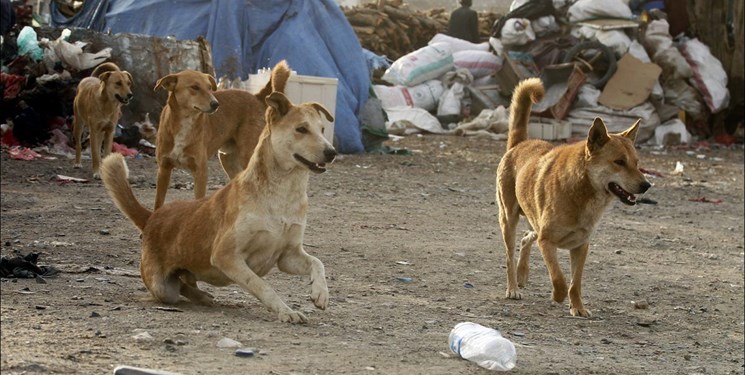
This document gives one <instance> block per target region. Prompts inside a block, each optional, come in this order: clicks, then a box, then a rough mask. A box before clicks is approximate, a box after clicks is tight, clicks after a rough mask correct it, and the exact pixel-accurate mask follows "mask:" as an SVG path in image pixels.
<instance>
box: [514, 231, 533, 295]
mask: <svg viewBox="0 0 745 375" xmlns="http://www.w3.org/2000/svg"><path fill="white" fill-rule="evenodd" d="M537 238H538V233H536V232H535V231H528V232H526V233H525V236H523V239H522V240H520V259H519V260H518V262H517V286H519V287H520V288H524V287H525V285H526V284H527V283H528V268H529V266H530V265H529V263H528V261H529V258H530V250H531V247H533V242H535V240H536V239H537Z"/></svg>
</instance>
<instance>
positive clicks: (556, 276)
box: [538, 235, 567, 303]
mask: <svg viewBox="0 0 745 375" xmlns="http://www.w3.org/2000/svg"><path fill="white" fill-rule="evenodd" d="M538 247H540V249H541V255H543V261H544V262H545V263H546V268H547V269H548V276H549V277H550V278H551V285H552V286H553V291H552V292H551V298H552V299H553V300H554V301H556V302H559V303H561V302H564V299H565V298H566V297H567V283H566V280H565V279H564V274H563V273H562V272H561V267H560V266H559V260H558V258H557V257H556V253H557V248H556V245H554V244H553V243H552V242H551V241H548V240H546V239H545V238H541V236H540V235H539V236H538Z"/></svg>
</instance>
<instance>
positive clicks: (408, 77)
mask: <svg viewBox="0 0 745 375" xmlns="http://www.w3.org/2000/svg"><path fill="white" fill-rule="evenodd" d="M632 3H634V4H633V5H634V7H635V8H634V9H632V8H631V7H630V6H629V2H628V1H624V0H577V1H573V2H569V1H567V0H532V1H529V0H515V1H513V3H512V5H511V7H510V12H509V13H508V14H507V15H505V16H504V17H503V18H502V19H500V20H499V21H498V22H497V23H495V27H494V29H493V35H492V37H491V38H490V40H489V42H484V43H480V44H473V43H469V42H466V41H463V40H459V39H455V38H451V37H448V36H445V35H442V34H437V35H436V36H435V37H434V38H432V40H431V41H430V42H429V43H428V45H427V46H426V47H423V48H421V49H418V50H416V51H414V52H411V53H409V54H407V55H405V56H403V57H401V58H399V59H398V60H396V61H395V62H394V63H393V64H392V65H391V67H390V68H389V69H388V70H386V72H385V74H384V75H383V77H382V78H383V80H385V81H386V82H388V83H390V84H391V85H392V86H384V85H375V86H374V87H373V88H374V91H375V94H376V96H377V97H378V98H379V99H380V100H381V102H382V107H383V109H384V110H385V111H386V113H387V115H388V117H389V123H388V124H387V127H388V131H389V132H390V133H392V134H408V133H411V132H417V131H427V132H432V133H456V134H462V133H463V132H462V130H463V129H464V125H468V124H469V123H470V122H472V121H469V123H466V122H460V123H458V124H455V123H454V122H458V120H459V119H466V120H469V119H474V117H475V118H476V119H480V121H481V122H482V124H481V125H480V126H479V129H482V130H488V131H490V132H493V133H496V134H495V138H503V133H504V132H506V129H507V128H506V123H507V118H506V113H507V112H508V111H506V110H505V108H503V107H497V108H492V109H485V110H484V111H485V112H487V113H483V114H478V113H469V111H468V109H469V106H468V94H467V93H468V91H469V90H464V88H465V87H467V86H469V85H470V86H473V87H479V86H485V85H494V84H496V81H495V80H494V76H495V74H497V73H498V72H499V70H500V69H501V68H502V66H503V65H504V64H503V62H504V58H505V56H506V55H507V54H508V53H510V52H511V51H520V52H522V53H528V54H530V53H531V51H534V50H536V49H538V48H534V49H531V47H534V46H538V45H539V44H540V43H541V42H545V41H550V40H555V39H552V38H557V37H564V38H566V39H565V40H572V41H574V42H573V43H575V44H576V43H579V42H580V41H597V42H600V43H602V44H603V45H605V46H607V47H608V48H609V49H610V51H612V54H613V55H614V57H615V59H616V60H617V61H618V62H619V64H621V62H622V61H628V60H629V59H631V58H632V57H633V59H634V61H635V63H637V64H646V66H649V65H655V66H658V67H659V68H658V70H659V73H658V76H657V78H654V77H652V78H651V80H650V85H649V87H648V88H647V89H648V93H647V94H646V96H645V97H642V98H641V100H639V101H638V103H633V106H629V107H623V108H621V107H617V106H616V107H614V106H607V105H605V104H608V103H607V102H608V101H605V100H603V97H604V96H605V97H607V96H608V95H603V94H612V93H609V91H612V90H614V89H615V90H618V88H617V87H611V86H612V85H609V84H607V83H606V82H602V83H601V84H598V83H597V82H595V84H589V83H587V84H584V85H582V86H581V87H580V89H579V90H578V94H577V96H576V98H574V99H573V101H572V105H571V107H570V110H569V111H568V112H567V114H566V118H563V119H557V120H566V121H569V122H571V128H572V134H573V135H576V136H584V135H585V134H586V132H587V130H588V128H589V125H590V124H591V123H592V119H593V118H594V117H597V116H600V117H602V118H603V119H604V120H605V121H606V124H607V125H608V127H609V130H610V131H620V130H623V129H625V128H627V127H628V126H629V124H631V123H633V122H634V121H635V120H636V119H637V118H641V119H642V127H641V129H640V134H639V138H638V139H639V140H640V141H650V142H651V143H657V144H661V143H664V142H665V139H670V138H668V137H666V134H668V133H670V132H674V133H676V134H677V138H676V139H680V140H681V142H690V141H693V140H694V137H693V136H692V135H691V133H690V132H689V129H691V126H692V124H693V123H706V121H707V119H708V118H709V116H711V115H712V114H714V113H717V112H720V111H722V110H724V109H725V108H727V107H728V105H729V91H728V89H727V75H726V73H725V71H724V69H723V67H722V64H721V63H720V62H719V61H718V60H717V59H716V58H715V57H714V56H713V55H712V54H711V52H710V51H709V48H708V47H707V46H706V45H704V44H703V43H701V42H700V41H699V40H698V39H695V38H688V37H686V36H684V35H682V34H681V35H676V36H673V35H670V32H669V24H668V22H667V21H666V20H665V13H664V11H663V10H660V9H654V10H652V11H650V9H649V7H647V8H642V6H644V5H645V2H643V1H636V2H632ZM654 3H661V2H654ZM660 5H661V4H660ZM661 6H663V7H664V5H661ZM642 10H644V11H645V16H646V12H647V11H649V14H650V15H651V16H650V19H649V20H645V22H644V23H642V22H638V21H639V18H640V14H641V11H642ZM598 19H616V20H618V19H621V20H629V21H636V22H638V23H639V25H640V26H641V25H643V26H644V27H630V28H628V27H627V28H615V29H610V30H605V29H603V28H602V27H597V25H595V26H594V27H593V26H592V25H588V23H591V22H588V21H594V20H598ZM632 25H633V24H632ZM556 52H557V53H558V54H561V53H563V52H564V51H556ZM534 57H535V63H536V65H537V68H538V70H539V71H542V69H543V68H544V67H545V66H547V65H542V61H540V60H541V59H542V58H543V57H544V56H537V55H536V56H534ZM624 59H626V60H624ZM637 60H638V61H637ZM558 62H562V61H558ZM555 63H557V61H551V62H549V63H547V64H555ZM622 74H628V72H622V71H620V70H619V71H616V72H615V74H614V75H613V76H610V80H609V81H607V82H612V81H613V79H614V77H616V76H615V75H619V76H618V77H616V81H618V80H619V79H621V80H622V78H623V76H620V75H622ZM523 78H525V77H523ZM464 92H466V94H464ZM604 103H605V104H604ZM681 114H685V115H684V116H683V115H681ZM477 115H478V116H477ZM701 135H703V136H706V134H701Z"/></svg>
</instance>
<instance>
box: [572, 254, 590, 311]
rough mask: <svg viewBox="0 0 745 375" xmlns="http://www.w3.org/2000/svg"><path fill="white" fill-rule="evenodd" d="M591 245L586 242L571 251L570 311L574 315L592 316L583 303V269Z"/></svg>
mask: <svg viewBox="0 0 745 375" xmlns="http://www.w3.org/2000/svg"><path fill="white" fill-rule="evenodd" d="M589 249H590V245H589V244H584V245H582V246H579V247H577V248H574V249H572V250H571V251H570V252H569V264H570V267H571V269H572V283H571V285H570V286H569V302H570V306H569V312H570V313H571V314H572V316H577V315H579V316H583V317H585V318H589V317H591V316H592V313H591V312H590V310H587V309H585V305H584V304H583V303H582V271H583V270H584V268H585V260H586V259H587V253H588V252H589Z"/></svg>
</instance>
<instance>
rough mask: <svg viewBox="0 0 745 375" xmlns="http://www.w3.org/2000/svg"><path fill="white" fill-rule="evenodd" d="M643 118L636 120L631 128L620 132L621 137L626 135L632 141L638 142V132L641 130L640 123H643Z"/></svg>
mask: <svg viewBox="0 0 745 375" xmlns="http://www.w3.org/2000/svg"><path fill="white" fill-rule="evenodd" d="M641 122H642V119H638V120H636V122H635V123H634V125H631V127H630V128H628V129H626V130H624V131H623V133H618V135H620V136H621V137H625V138H628V139H630V140H631V143H634V142H636V134H637V133H638V132H639V124H641Z"/></svg>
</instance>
